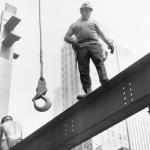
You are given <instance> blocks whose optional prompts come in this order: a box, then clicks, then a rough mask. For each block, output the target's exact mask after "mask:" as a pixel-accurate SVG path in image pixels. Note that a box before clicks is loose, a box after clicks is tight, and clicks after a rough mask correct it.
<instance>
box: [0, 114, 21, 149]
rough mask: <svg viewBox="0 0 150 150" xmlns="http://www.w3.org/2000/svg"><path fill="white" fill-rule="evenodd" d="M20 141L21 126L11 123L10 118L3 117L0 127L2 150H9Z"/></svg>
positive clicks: (14, 122)
mask: <svg viewBox="0 0 150 150" xmlns="http://www.w3.org/2000/svg"><path fill="white" fill-rule="evenodd" d="M21 140H22V126H21V124H20V123H18V122H16V121H13V119H12V117H11V116H5V117H3V118H2V120H1V125H0V143H1V145H0V146H1V149H2V150H10V149H11V148H12V147H13V146H15V145H16V144H17V143H19V142H20V141H21Z"/></svg>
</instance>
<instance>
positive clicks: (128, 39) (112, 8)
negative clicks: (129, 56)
mask: <svg viewBox="0 0 150 150" xmlns="http://www.w3.org/2000/svg"><path fill="white" fill-rule="evenodd" d="M84 1H85V0H55V1H52V0H41V16H42V36H43V41H42V42H43V52H44V54H43V61H44V77H45V79H46V83H47V87H48V92H47V94H46V95H47V96H48V97H49V98H50V99H51V101H52V100H53V96H54V95H53V92H54V90H55V89H56V88H57V87H58V86H59V85H60V81H61V76H60V73H61V61H60V60H61V47H62V46H63V44H64V41H63V38H64V35H65V33H66V31H67V29H68V27H69V26H70V25H71V24H72V23H73V22H74V21H75V20H76V19H77V18H79V17H80V13H79V8H80V6H81V4H82V3H83V2H84ZM5 2H8V3H9V4H11V5H13V6H15V7H17V16H18V17H19V18H20V19H21V22H20V23H19V24H18V26H17V27H16V29H15V32H16V33H17V34H18V35H20V36H21V39H20V40H19V41H18V42H16V43H15V45H14V50H15V52H16V53H19V54H20V57H19V58H18V59H17V60H14V62H13V69H12V81H11V92H10V109H9V114H10V115H12V116H13V117H14V118H15V119H16V120H18V121H19V122H21V123H22V125H23V136H24V137H26V136H27V135H29V134H31V133H32V132H33V131H35V130H36V129H38V128H39V127H41V126H42V125H44V124H45V123H46V122H48V121H50V120H51V119H52V118H53V115H52V108H51V109H50V110H48V111H47V112H43V113H40V112H37V111H36V110H35V109H34V107H33V103H32V98H33V97H34V95H35V89H36V86H37V82H38V79H39V76H40V66H39V51H40V45H39V43H40V42H39V27H38V1H37V0H7V1H6V0H1V2H0V4H2V3H5ZM90 2H91V4H92V6H93V8H94V10H93V12H92V17H93V18H95V19H96V20H97V21H98V22H99V24H101V25H102V26H103V28H104V30H105V32H106V34H108V36H110V37H111V38H112V39H113V40H114V42H119V43H120V44H121V45H123V46H124V47H127V48H129V49H132V50H135V51H138V52H142V54H143V55H144V54H146V53H148V52H149V41H150V28H149V27H150V19H149V14H150V9H149V6H150V2H149V0H113V1H112V0H91V1H90Z"/></svg>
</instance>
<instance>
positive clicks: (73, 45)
mask: <svg viewBox="0 0 150 150" xmlns="http://www.w3.org/2000/svg"><path fill="white" fill-rule="evenodd" d="M71 44H72V48H73V49H74V51H75V52H76V51H77V49H78V48H79V47H80V45H79V43H78V42H76V41H74V42H72V43H71Z"/></svg>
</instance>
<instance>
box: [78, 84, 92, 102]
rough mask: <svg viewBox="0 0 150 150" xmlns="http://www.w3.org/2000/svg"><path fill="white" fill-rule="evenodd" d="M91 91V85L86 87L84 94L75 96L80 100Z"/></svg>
mask: <svg viewBox="0 0 150 150" xmlns="http://www.w3.org/2000/svg"><path fill="white" fill-rule="evenodd" d="M91 92H92V89H91V87H89V88H87V91H86V93H85V94H84V95H78V96H77V99H78V100H79V101H80V100H83V99H84V98H85V97H86V96H87V95H89V94H90V93H91Z"/></svg>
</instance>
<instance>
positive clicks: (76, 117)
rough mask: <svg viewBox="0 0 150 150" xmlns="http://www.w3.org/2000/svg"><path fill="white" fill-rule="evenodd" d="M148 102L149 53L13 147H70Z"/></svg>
mask: <svg viewBox="0 0 150 150" xmlns="http://www.w3.org/2000/svg"><path fill="white" fill-rule="evenodd" d="M149 103H150V54H148V55H146V56H145V57H143V58H142V59H140V60H139V61H137V62H136V63H134V64H133V65H132V66H130V67H128V68H127V69H126V70H124V71H123V72H121V73H120V74H118V75H117V76H115V77H114V78H112V79H111V80H110V81H108V82H107V83H106V84H105V86H102V87H100V88H98V89H96V90H95V91H93V92H92V93H91V94H90V95H88V96H87V97H86V98H85V99H84V100H83V101H80V102H78V103H76V104H75V105H73V106H72V107H70V108H69V109H67V110H66V111H64V112H63V113H62V114H60V115H59V116H57V117H56V118H54V119H53V120H51V121H50V122H48V123H47V124H45V125H44V126H43V127H41V128H40V129H38V130H37V131H35V132H34V133H33V134H31V135H30V136H28V137H27V138H25V139H24V140H23V141H22V142H20V143H19V144H18V145H16V146H15V147H14V148H13V150H35V149H36V150H70V149H71V148H73V147H75V146H77V145H79V144H80V143H82V142H84V141H85V140H87V139H89V138H91V137H93V136H95V135H96V134H98V133H100V132H102V131H104V130H106V129H108V128H109V127H111V126H113V125H115V124H117V123H119V122H120V121H122V120H124V119H126V118H127V117H129V116H131V115H133V114H135V113H137V112H138V111H140V110H142V109H144V108H145V107H147V106H148V105H149Z"/></svg>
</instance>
